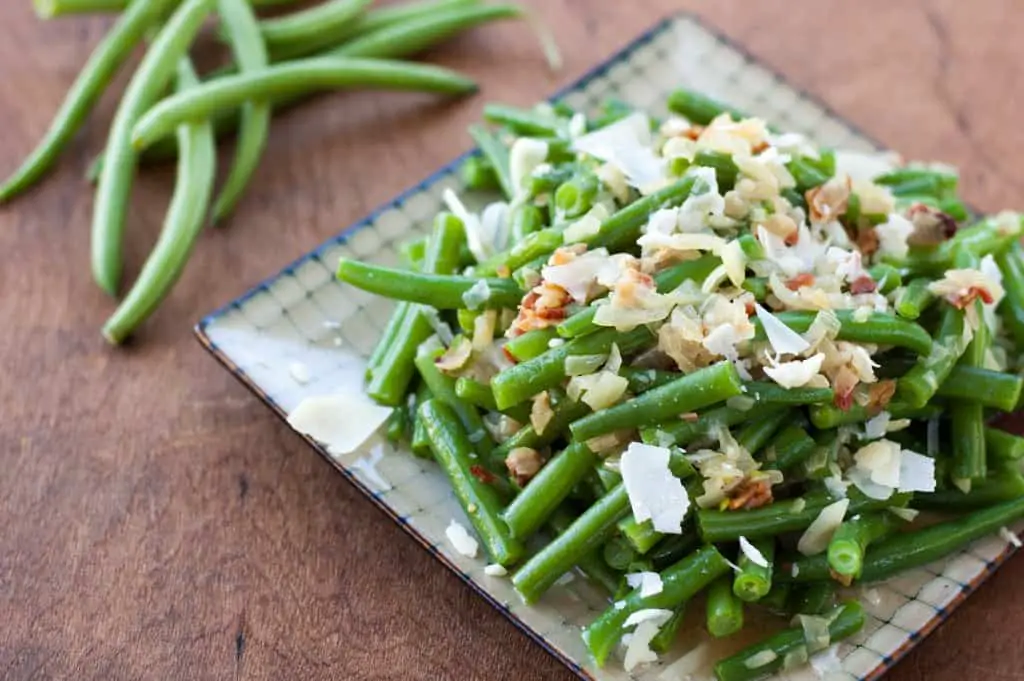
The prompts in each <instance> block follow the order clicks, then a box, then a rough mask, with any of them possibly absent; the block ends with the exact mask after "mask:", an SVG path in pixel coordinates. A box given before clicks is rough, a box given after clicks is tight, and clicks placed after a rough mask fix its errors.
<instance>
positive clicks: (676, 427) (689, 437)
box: [640, 403, 776, 445]
mask: <svg viewBox="0 0 1024 681" xmlns="http://www.w3.org/2000/svg"><path fill="white" fill-rule="evenodd" d="M775 409H776V405H774V404H771V403H765V404H755V405H753V406H752V407H750V408H749V409H740V408H738V407H730V406H724V407H716V408H715V409H711V410H709V411H706V412H704V413H703V414H700V418H698V419H697V420H696V421H684V420H682V419H672V420H668V421H665V422H663V423H659V424H658V425H656V426H649V427H647V428H642V429H641V430H640V435H641V439H643V441H644V442H647V443H649V444H660V443H661V441H662V440H665V439H670V440H672V441H673V442H674V443H675V444H677V445H687V444H689V443H691V442H693V441H694V440H697V439H698V438H701V437H704V436H706V435H708V434H710V433H713V432H714V430H715V429H716V428H718V427H722V426H725V427H727V428H731V427H732V426H735V425H738V424H740V423H744V422H746V421H748V420H751V421H753V420H756V419H759V418H762V417H764V416H765V415H766V414H769V413H771V412H773V411H775Z"/></svg>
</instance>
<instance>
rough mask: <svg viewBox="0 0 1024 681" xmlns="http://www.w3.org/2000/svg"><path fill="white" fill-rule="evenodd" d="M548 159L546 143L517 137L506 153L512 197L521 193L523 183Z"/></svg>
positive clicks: (530, 138)
mask: <svg viewBox="0 0 1024 681" xmlns="http://www.w3.org/2000/svg"><path fill="white" fill-rule="evenodd" d="M547 158H548V143H547V142H545V141H544V140H539V139H534V138H532V137H518V138H516V141H515V142H513V143H512V148H511V149H510V150H509V152H508V168H509V176H510V178H511V180H512V190H513V194H514V196H519V195H520V194H522V193H523V181H524V180H525V179H526V178H528V177H529V176H530V175H531V174H532V173H533V171H534V170H536V169H537V166H539V165H540V164H542V163H544V161H546V160H547Z"/></svg>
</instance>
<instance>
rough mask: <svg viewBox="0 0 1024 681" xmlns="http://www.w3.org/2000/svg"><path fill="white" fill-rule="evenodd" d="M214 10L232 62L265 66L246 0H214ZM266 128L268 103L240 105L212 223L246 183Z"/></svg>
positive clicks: (245, 69) (246, 68)
mask: <svg viewBox="0 0 1024 681" xmlns="http://www.w3.org/2000/svg"><path fill="white" fill-rule="evenodd" d="M217 13H218V14H219V15H220V20H221V22H222V23H223V25H224V30H225V32H226V34H227V36H228V42H229V43H230V45H231V52H232V54H233V55H234V58H235V63H237V64H238V68H239V69H240V70H241V72H242V73H251V72H254V71H260V70H262V69H265V68H266V67H267V64H268V63H269V59H268V57H267V46H266V45H265V44H264V43H263V37H262V36H261V35H260V26H259V22H258V21H257V19H256V14H255V13H254V12H253V10H252V7H251V6H250V5H249V3H248V2H247V1H246V0H217ZM269 130H270V104H269V103H268V102H266V101H249V102H245V103H244V104H242V111H241V113H240V114H239V122H238V139H237V140H236V142H235V160H234V162H233V164H232V166H231V170H230V171H229V172H228V176H227V178H226V179H225V180H224V186H223V187H222V188H221V190H220V195H219V196H218V197H217V198H216V200H214V202H213V208H212V209H211V211H210V214H211V217H212V219H213V221H214V222H218V221H220V220H222V219H223V218H225V217H227V216H228V214H230V213H231V211H232V210H234V208H235V205H237V203H238V201H239V199H240V198H241V197H242V193H243V192H244V191H245V187H246V185H248V184H249V180H251V179H252V176H253V173H255V172H256V166H258V165H259V162H260V157H261V156H262V155H263V149H264V148H265V147H266V145H267V134H268V132H269Z"/></svg>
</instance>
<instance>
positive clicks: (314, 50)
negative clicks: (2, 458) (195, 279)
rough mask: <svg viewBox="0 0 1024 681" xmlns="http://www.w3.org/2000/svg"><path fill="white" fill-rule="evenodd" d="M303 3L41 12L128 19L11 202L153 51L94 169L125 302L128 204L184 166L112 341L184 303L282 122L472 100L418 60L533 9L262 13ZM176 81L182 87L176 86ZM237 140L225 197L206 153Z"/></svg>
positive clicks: (353, 0) (98, 53) (467, 6)
mask: <svg viewBox="0 0 1024 681" xmlns="http://www.w3.org/2000/svg"><path fill="white" fill-rule="evenodd" d="M292 1H293V0H145V1H143V0H140V1H138V2H129V1H128V0H35V7H36V11H37V13H38V14H39V16H40V17H42V18H51V17H57V16H67V15H76V14H83V13H92V12H99V13H116V14H117V18H116V19H115V21H114V23H113V25H112V26H111V28H110V30H109V32H108V33H107V35H106V36H105V37H104V38H103V40H102V41H101V42H100V43H99V45H98V46H97V47H96V48H95V50H94V51H93V53H92V55H91V57H90V58H89V60H88V61H87V62H86V64H85V66H84V67H83V69H82V71H81V72H80V74H79V76H78V78H77V79H76V80H75V82H74V84H73V85H72V87H71V89H70V90H69V91H68V93H67V95H66V97H65V100H64V103H63V104H62V105H61V107H60V109H59V110H58V112H57V114H56V116H55V118H54V120H53V122H52V123H51V124H50V127H49V129H48V130H47V132H46V133H45V135H44V136H43V139H42V140H41V141H40V142H39V143H38V145H37V146H36V147H35V149H34V150H33V151H32V152H31V153H30V154H29V155H28V157H27V158H26V159H25V160H24V161H23V162H22V164H21V165H20V167H18V168H17V169H16V170H15V171H14V172H13V174H12V175H11V176H10V177H9V178H8V179H7V180H6V181H4V182H3V183H2V184H0V203H3V202H6V201H9V200H11V199H13V198H14V197H15V196H17V195H20V194H22V193H24V192H26V191H27V190H29V189H30V188H31V187H32V186H33V185H35V184H36V183H37V182H39V181H40V180H41V179H42V178H43V177H44V176H45V175H46V174H47V173H48V172H49V171H50V170H51V169H52V168H53V166H54V165H55V163H56V162H57V160H58V158H59V156H60V155H61V153H62V152H63V151H64V150H65V149H66V148H67V146H68V144H69V143H70V141H71V139H72V138H73V137H74V135H75V133H76V132H77V131H78V130H79V129H80V128H81V127H82V126H83V125H84V124H85V122H86V119H87V118H88V117H89V115H90V114H91V112H92V110H93V108H94V107H95V105H96V103H97V101H98V100H99V98H100V97H101V96H102V95H103V94H104V92H105V91H106V90H107V89H108V87H109V85H110V83H111V82H112V81H113V79H114V77H115V76H116V75H117V73H118V71H119V70H120V69H121V67H122V66H124V64H125V63H126V62H127V61H128V58H129V56H130V55H131V53H132V52H133V50H134V49H135V48H136V47H137V46H138V45H140V44H142V43H148V47H147V50H146V54H145V56H144V58H143V60H142V62H141V63H140V65H139V66H138V67H137V68H136V70H135V73H134V74H133V75H132V77H131V79H130V80H129V84H128V87H127V89H126V90H125V92H124V94H123V95H122V98H121V101H120V103H119V105H118V107H117V112H116V114H115V116H114V120H113V122H112V124H111V128H110V132H109V135H108V137H107V142H106V145H105V148H104V150H103V153H102V154H100V155H99V156H98V157H97V159H96V161H95V162H94V163H93V164H92V165H91V166H90V168H89V170H88V176H89V178H90V179H91V180H92V181H94V182H95V184H96V200H95V202H94V211H93V218H92V271H93V278H94V279H95V281H96V283H97V284H98V285H99V286H100V288H102V289H103V290H104V291H105V292H107V293H108V294H110V295H111V296H115V297H116V296H118V294H119V293H120V292H121V286H122V282H121V273H122V268H123V255H122V253H123V244H124V241H125V237H126V234H127V232H128V227H129V225H128V224H127V223H128V211H127V206H128V202H129V199H130V195H131V189H132V183H133V178H134V176H135V172H136V170H137V167H138V166H139V164H140V163H143V162H146V161H149V160H171V159H176V163H177V170H178V172H177V185H176V187H175V190H174V197H173V199H172V201H171V204H170V207H169V209H168V212H167V216H166V219H165V221H164V225H163V229H162V231H161V235H160V238H159V239H158V241H157V243H156V245H155V247H154V248H153V251H152V252H151V254H150V256H149V258H148V259H147V260H146V263H145V265H144V267H143V270H142V272H141V273H140V276H139V277H138V279H137V280H136V281H135V282H134V284H133V285H132V287H131V289H130V290H129V291H128V292H127V294H126V295H125V297H124V299H123V301H122V302H121V304H120V305H119V307H118V308H117V310H116V311H115V312H114V314H113V315H112V316H111V317H110V319H109V320H108V321H107V323H106V324H105V325H104V327H103V335H104V337H105V338H106V339H107V340H109V341H110V342H111V343H114V344H119V343H121V342H123V341H124V340H126V339H127V338H128V337H129V336H131V335H132V333H133V332H134V331H135V330H136V329H137V328H138V327H139V325H140V324H142V323H143V322H144V321H145V320H146V319H147V318H148V317H149V316H150V315H151V314H152V313H153V312H154V311H155V310H156V309H157V307H158V306H159V304H160V303H161V301H162V300H163V299H164V298H165V297H166V296H167V295H168V294H169V293H170V291H171V289H172V287H173V285H174V283H175V282H176V281H177V279H178V277H179V275H180V274H181V272H182V270H183V269H184V266H185V264H186V262H187V260H188V257H189V255H190V253H191V251H192V248H193V246H194V245H195V243H196V241H197V237H198V235H199V233H200V231H201V228H202V226H203V225H204V224H205V223H207V222H209V223H211V224H214V223H218V222H221V221H223V220H225V219H226V218H228V217H229V216H230V215H231V213H232V212H233V211H234V209H235V208H236V206H237V205H238V204H239V202H240V201H241V199H242V198H243V196H244V194H245V192H246V188H247V187H248V186H249V185H250V183H251V182H252V179H253V176H254V175H255V173H256V170H257V168H258V166H259V163H260V159H261V157H262V156H263V152H264V149H265V148H266V145H267V138H268V135H269V131H270V124H271V119H272V117H273V114H274V113H275V112H276V111H278V110H280V109H282V108H284V107H285V106H290V105H292V104H295V103H297V102H299V101H302V100H304V99H306V98H307V97H309V96H310V95H313V94H316V93H318V92H322V91H327V90H345V89H353V88H360V89H367V88H370V89H386V90H415V91H422V92H433V93H437V94H439V95H444V96H456V97H458V96H464V95H467V94H471V93H473V92H475V91H476V85H475V84H474V83H473V81H471V80H469V79H468V78H465V77H463V76H461V75H460V74H458V73H455V72H453V71H450V70H448V69H444V68H440V67H436V66H429V65H420V64H415V63H411V62H408V61H405V60H406V59H408V58H409V57H412V56H414V55H416V54H418V53H420V52H423V51H424V50H427V49H429V48H431V47H433V46H434V45H437V44H439V43H441V42H443V41H445V40H447V39H448V38H450V37H452V36H455V35H457V34H459V33H461V32H464V31H466V30H469V29H471V28H474V27H476V26H481V25H483V24H487V23H490V22H495V21H500V20H505V19H521V18H524V17H525V16H526V14H525V11H524V10H523V8H522V7H520V6H519V5H516V4H512V3H494V4H488V3H485V2H484V0H408V1H407V2H405V3H402V4H396V5H389V6H387V7H380V8H375V7H372V4H373V0H324V1H323V2H322V3H320V4H318V5H315V6H312V7H308V8H305V9H297V10H292V11H290V12H288V13H284V14H280V13H279V14H277V15H276V16H274V17H271V18H267V17H261V16H259V14H258V12H259V10H260V9H262V8H266V7H281V8H283V7H285V6H286V5H290V4H292ZM211 18H215V19H216V20H217V21H218V23H219V29H220V30H219V35H220V38H221V39H222V40H223V42H224V43H225V44H226V45H227V47H228V50H229V54H228V57H229V60H230V63H228V64H227V65H225V66H223V67H221V68H218V69H215V70H214V71H212V72H210V73H208V74H206V75H205V76H204V77H203V78H202V79H201V80H200V79H197V80H196V82H195V83H192V82H191V81H190V80H189V79H188V78H184V77H183V76H182V74H181V68H182V66H181V60H182V59H185V58H187V57H188V54H189V52H190V50H191V49H192V47H193V44H194V43H195V42H196V40H197V37H198V36H199V32H200V28H201V27H202V26H203V25H204V24H205V23H206V22H207V21H208V20H210V19H211ZM547 47H548V46H547V45H545V48H547ZM176 72H177V79H176V81H177V87H174V88H170V87H169V86H170V85H171V84H172V81H175V73H176ZM169 90H170V91H169ZM200 133H201V134H200ZM232 133H234V134H235V146H234V155H233V158H232V161H231V163H230V165H229V167H228V169H227V172H226V174H225V177H224V180H223V183H222V185H221V186H220V188H219V190H217V191H216V192H211V191H210V188H209V186H208V185H209V181H208V178H209V177H212V175H213V172H214V162H215V158H214V156H215V155H211V154H208V153H206V151H207V146H208V145H207V142H208V141H209V140H211V139H212V140H213V141H214V143H216V140H217V138H220V137H224V136H227V135H229V134H232ZM200 136H201V137H202V143H201V144H200V139H199V138H200ZM186 140H187V142H188V144H187V145H186V144H185V141H186ZM490 172H491V173H492V174H493V172H494V171H493V169H492V170H491V171H490ZM186 203H187V204H188V205H186Z"/></svg>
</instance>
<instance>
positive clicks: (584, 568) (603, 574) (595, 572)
mask: <svg viewBox="0 0 1024 681" xmlns="http://www.w3.org/2000/svg"><path fill="white" fill-rule="evenodd" d="M577 517H578V514H576V513H575V512H573V511H571V510H569V509H567V508H566V507H565V506H562V507H560V508H558V509H556V510H555V512H554V513H553V514H552V515H551V520H550V522H549V523H548V525H550V527H551V529H553V530H554V532H555V534H556V535H559V534H562V533H563V532H565V531H566V530H567V529H569V527H571V526H572V524H573V522H575V521H576V518H577ZM576 568H577V569H579V571H580V572H582V573H583V574H584V575H585V576H586V577H587V579H589V580H590V581H591V582H593V583H594V584H596V585H598V586H600V587H601V588H603V589H604V590H605V591H607V592H608V593H609V594H613V593H615V592H616V590H618V588H619V584H620V583H621V582H622V576H621V575H620V574H619V573H618V572H615V571H614V570H612V569H611V568H610V567H608V565H607V564H605V562H604V558H603V557H602V556H601V555H600V551H599V550H595V551H591V552H590V553H589V554H587V555H585V556H583V557H581V558H580V560H579V562H578V563H576Z"/></svg>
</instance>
